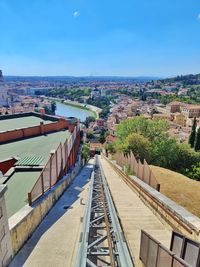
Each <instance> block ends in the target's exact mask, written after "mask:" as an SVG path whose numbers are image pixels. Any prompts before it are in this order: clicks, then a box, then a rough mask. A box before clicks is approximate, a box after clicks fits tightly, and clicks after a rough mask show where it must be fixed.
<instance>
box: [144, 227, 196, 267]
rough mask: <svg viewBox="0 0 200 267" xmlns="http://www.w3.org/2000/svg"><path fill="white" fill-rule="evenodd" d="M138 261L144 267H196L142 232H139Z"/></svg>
mask: <svg viewBox="0 0 200 267" xmlns="http://www.w3.org/2000/svg"><path fill="white" fill-rule="evenodd" d="M140 259H141V261H142V263H143V264H144V266H145V267H192V266H195V267H196V265H190V264H189V263H187V262H186V261H185V260H183V259H181V258H180V257H179V256H178V255H176V254H175V253H174V252H172V251H170V250H169V249H167V248H165V247H164V246H163V245H161V244H160V243H159V242H158V241H157V240H155V239H154V238H153V237H151V236H150V235H149V234H148V233H147V232H145V231H143V230H142V231H141V243H140Z"/></svg>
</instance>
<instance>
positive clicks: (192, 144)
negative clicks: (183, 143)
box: [189, 118, 197, 147]
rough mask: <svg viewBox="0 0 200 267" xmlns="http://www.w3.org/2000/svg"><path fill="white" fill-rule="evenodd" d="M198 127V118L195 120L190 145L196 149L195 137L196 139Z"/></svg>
mask: <svg viewBox="0 0 200 267" xmlns="http://www.w3.org/2000/svg"><path fill="white" fill-rule="evenodd" d="M196 127H197V121H196V118H194V121H193V125H192V131H191V134H190V137H189V144H190V145H191V147H194V142H195V137H196Z"/></svg>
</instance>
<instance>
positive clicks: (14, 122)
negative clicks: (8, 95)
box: [0, 116, 52, 132]
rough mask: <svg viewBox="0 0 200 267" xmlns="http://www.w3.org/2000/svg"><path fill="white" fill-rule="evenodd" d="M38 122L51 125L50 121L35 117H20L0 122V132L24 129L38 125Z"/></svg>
mask: <svg viewBox="0 0 200 267" xmlns="http://www.w3.org/2000/svg"><path fill="white" fill-rule="evenodd" d="M40 122H44V123H45V124H46V123H51V122H52V121H50V120H43V119H41V118H39V117H36V116H28V117H20V118H9V119H5V120H0V132H4V131H9V130H14V129H17V128H18V129H19V128H26V127H31V126H36V125H39V124H40Z"/></svg>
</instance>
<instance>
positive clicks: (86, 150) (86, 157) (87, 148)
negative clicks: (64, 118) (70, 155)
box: [81, 143, 90, 163]
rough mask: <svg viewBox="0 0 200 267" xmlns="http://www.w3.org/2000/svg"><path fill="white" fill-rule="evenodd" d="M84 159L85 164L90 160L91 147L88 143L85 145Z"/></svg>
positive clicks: (83, 150)
mask: <svg viewBox="0 0 200 267" xmlns="http://www.w3.org/2000/svg"><path fill="white" fill-rule="evenodd" d="M81 155H82V158H83V160H84V163H86V162H87V160H88V159H89V157H90V145H89V144H88V143H85V144H84V145H83V149H82V154H81Z"/></svg>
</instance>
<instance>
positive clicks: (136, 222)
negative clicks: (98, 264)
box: [99, 156, 171, 267]
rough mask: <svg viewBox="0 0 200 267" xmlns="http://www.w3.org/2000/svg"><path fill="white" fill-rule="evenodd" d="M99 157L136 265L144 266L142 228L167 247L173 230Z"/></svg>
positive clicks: (137, 266) (138, 266)
mask: <svg viewBox="0 0 200 267" xmlns="http://www.w3.org/2000/svg"><path fill="white" fill-rule="evenodd" d="M99 158H100V161H101V164H102V167H103V170H104V173H105V176H106V179H107V182H108V185H109V187H110V190H111V194H112V197H113V200H114V202H115V205H116V208H117V211H118V214H119V217H120V221H121V223H122V227H123V229H124V233H125V236H126V239H127V242H128V245H129V249H130V251H131V254H132V256H133V258H134V262H135V264H136V267H140V266H143V265H142V263H141V261H140V260H139V250H140V236H141V229H143V230H146V231H147V232H148V233H149V234H150V235H152V236H153V237H154V238H155V239H157V240H159V241H160V243H162V244H163V245H165V246H166V247H167V248H169V244H170V239H171V231H170V230H168V229H167V228H166V227H165V226H164V225H163V224H162V223H161V222H160V221H159V219H158V218H157V217H156V216H155V215H154V214H153V213H152V211H151V210H150V209H149V208H148V207H147V206H145V204H144V203H143V202H142V201H141V200H140V198H139V197H138V196H137V195H136V194H135V193H134V191H132V190H131V189H130V187H129V186H128V185H127V184H126V183H125V182H124V181H123V180H122V179H121V178H120V177H119V175H118V174H117V173H116V172H115V171H114V170H113V169H111V167H110V165H109V163H108V162H107V161H106V160H105V159H102V158H101V156H100V157H99Z"/></svg>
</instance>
